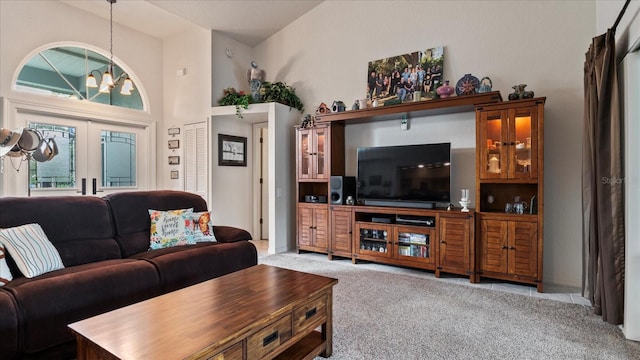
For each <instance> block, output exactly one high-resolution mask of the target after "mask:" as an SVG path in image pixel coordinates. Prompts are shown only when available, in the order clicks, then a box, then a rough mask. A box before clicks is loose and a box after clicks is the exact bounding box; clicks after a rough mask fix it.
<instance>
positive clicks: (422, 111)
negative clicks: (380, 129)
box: [316, 91, 502, 124]
mask: <svg viewBox="0 0 640 360" xmlns="http://www.w3.org/2000/svg"><path fill="white" fill-rule="evenodd" d="M499 102H502V96H500V92H499V91H492V92H488V93H482V94H473V95H464V96H452V97H449V98H446V99H437V100H423V101H415V102H405V103H402V104H398V105H389V106H379V107H371V108H366V109H360V110H349V111H342V112H337V113H331V114H326V115H319V116H317V117H316V122H320V123H330V122H334V121H337V122H345V123H349V124H355V123H358V122H372V121H383V120H393V119H397V118H398V115H399V114H402V113H406V114H408V113H411V115H412V116H414V117H421V116H430V115H441V114H454V113H458V112H466V111H474V109H475V106H477V105H480V104H491V103H499Z"/></svg>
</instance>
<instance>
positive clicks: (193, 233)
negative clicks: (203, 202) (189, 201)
mask: <svg viewBox="0 0 640 360" xmlns="http://www.w3.org/2000/svg"><path fill="white" fill-rule="evenodd" d="M187 217H188V224H187V238H188V239H189V240H190V241H191V242H193V243H197V242H207V241H209V242H211V241H217V240H216V235H215V234H214V233H213V221H212V220H211V213H210V212H209V211H202V212H197V213H191V214H190V215H187Z"/></svg>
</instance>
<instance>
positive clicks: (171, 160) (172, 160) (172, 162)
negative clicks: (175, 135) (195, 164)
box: [169, 156, 180, 165]
mask: <svg viewBox="0 0 640 360" xmlns="http://www.w3.org/2000/svg"><path fill="white" fill-rule="evenodd" d="M169 165H180V156H169Z"/></svg>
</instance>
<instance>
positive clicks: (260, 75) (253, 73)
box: [247, 61, 265, 103]
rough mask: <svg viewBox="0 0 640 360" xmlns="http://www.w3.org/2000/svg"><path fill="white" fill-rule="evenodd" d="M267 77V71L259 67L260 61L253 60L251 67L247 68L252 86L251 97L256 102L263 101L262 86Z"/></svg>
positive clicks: (248, 78)
mask: <svg viewBox="0 0 640 360" xmlns="http://www.w3.org/2000/svg"><path fill="white" fill-rule="evenodd" d="M264 78H265V72H264V70H262V69H259V68H258V63H256V62H255V61H251V68H250V69H249V70H247V80H249V85H250V87H251V98H253V102H254V103H259V102H262V96H261V95H260V88H261V87H262V82H263V81H264Z"/></svg>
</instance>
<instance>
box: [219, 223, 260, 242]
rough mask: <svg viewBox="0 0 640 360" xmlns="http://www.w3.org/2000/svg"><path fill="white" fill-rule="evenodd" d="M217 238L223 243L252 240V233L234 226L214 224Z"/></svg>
mask: <svg viewBox="0 0 640 360" xmlns="http://www.w3.org/2000/svg"><path fill="white" fill-rule="evenodd" d="M213 233H214V234H215V235H216V240H218V242H221V243H230V242H236V241H246V240H252V239H253V238H252V237H251V234H250V233H249V232H248V231H246V230H243V229H240V228H237V227H233V226H215V225H214V226H213Z"/></svg>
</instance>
